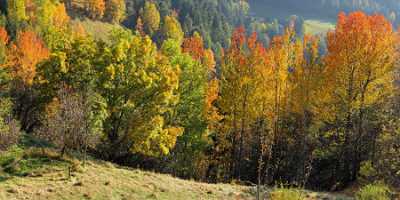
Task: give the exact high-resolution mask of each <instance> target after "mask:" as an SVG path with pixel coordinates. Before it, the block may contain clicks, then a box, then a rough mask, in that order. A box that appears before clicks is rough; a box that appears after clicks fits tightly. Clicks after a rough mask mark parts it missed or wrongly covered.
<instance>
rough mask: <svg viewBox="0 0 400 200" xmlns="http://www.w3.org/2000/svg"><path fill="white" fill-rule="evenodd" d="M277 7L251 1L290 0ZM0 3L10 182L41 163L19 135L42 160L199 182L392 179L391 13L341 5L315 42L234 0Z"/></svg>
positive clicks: (300, 22) (395, 113)
mask: <svg viewBox="0 0 400 200" xmlns="http://www.w3.org/2000/svg"><path fill="white" fill-rule="evenodd" d="M276 2H277V1H274V2H265V3H263V4H261V5H262V6H266V7H268V5H273V6H278V7H280V8H282V9H286V8H287V10H286V11H289V9H290V8H291V6H295V5H299V4H291V3H290V2H289V1H282V2H281V3H279V4H277V3H276ZM285 2H286V3H287V4H285ZM298 2H302V4H303V7H307V8H309V9H314V7H315V8H318V7H327V9H328V8H329V9H331V8H332V6H337V7H335V8H334V9H336V10H341V9H342V7H343V9H344V10H346V9H349V8H350V7H357V6H358V5H359V4H354V5H348V4H344V1H343V3H342V1H335V2H338V4H337V5H336V4H332V6H331V4H329V3H328V2H329V1H323V2H325V3H324V4H318V3H315V4H314V5H309V6H308V3H311V2H309V1H298ZM352 2H364V1H352ZM365 2H366V1H365ZM388 2H389V1H388ZM250 3H251V2H250ZM370 4H371V5H370V6H367V4H360V5H362V6H364V7H367V8H368V9H371V10H374V11H375V10H377V11H382V12H383V14H386V11H385V10H384V8H385V6H390V5H389V4H379V3H378V2H376V3H375V4H372V1H371V2H370ZM0 5H1V7H0V10H1V15H0V153H1V156H3V155H7V154H10V153H11V154H12V153H13V152H14V151H15V149H17V151H18V152H20V151H22V152H24V153H22V155H27V157H24V156H22V159H20V158H18V159H17V158H7V159H1V157H0V166H1V170H2V171H4V172H5V173H6V174H8V175H7V176H10V177H11V178H12V177H13V176H23V174H18V173H15V172H16V171H20V170H22V171H23V170H24V167H22V169H19V168H18V166H30V167H31V166H35V165H37V164H38V163H36V160H35V159H36V158H37V157H34V158H35V159H33V161H32V159H30V157H29V156H31V155H32V153H30V152H31V151H32V150H31V149H30V147H26V146H25V145H24V143H25V142H26V141H25V140H26V139H25V138H30V140H33V141H35V142H34V143H35V144H34V145H33V146H34V148H35V149H34V150H35V151H34V152H36V153H34V155H33V156H38V155H37V154H39V157H40V158H41V159H42V157H41V156H43V155H42V154H46V152H47V151H48V150H49V151H51V152H56V154H57V155H53V154H52V155H51V158H52V159H53V158H56V159H59V160H60V159H61V160H65V159H64V158H65V157H68V156H72V157H76V158H77V159H80V160H82V163H85V162H86V159H87V157H88V155H90V156H92V157H94V158H96V159H101V160H106V161H109V162H114V163H117V164H119V165H126V166H129V167H138V168H143V169H146V170H153V171H157V172H161V173H168V174H172V175H174V176H177V177H180V178H184V179H195V180H197V181H204V182H210V183H221V182H222V183H231V182H236V183H240V184H249V185H252V184H257V185H259V186H260V185H267V186H274V185H281V187H301V188H309V189H316V190H330V191H338V190H343V189H346V188H347V187H350V186H357V187H358V186H360V187H364V186H365V188H364V189H363V190H361V192H366V193H368V192H372V193H374V192H376V193H378V194H375V195H378V196H389V191H396V190H398V188H399V186H400V182H399V180H400V160H399V153H400V145H399V144H400V131H399V130H400V121H399V117H400V106H399V96H400V92H399V87H398V86H399V85H398V84H395V82H396V80H399V77H398V76H399V74H398V72H399V66H398V58H399V55H400V51H399V49H400V48H399V44H400V33H399V32H398V31H397V28H396V27H394V25H393V24H394V23H393V22H394V21H395V20H394V19H393V18H391V17H390V16H385V15H383V14H373V15H372V14H369V12H363V11H356V12H349V13H343V12H341V13H339V14H337V16H336V22H335V23H336V26H330V29H331V30H330V31H328V32H321V33H322V35H310V34H307V31H305V30H304V28H305V27H304V24H305V20H304V19H305V18H303V17H302V16H300V15H299V16H293V15H291V14H290V15H288V16H287V17H285V18H284V19H282V18H281V16H272V17H269V18H268V19H265V18H262V17H257V16H254V15H253V14H252V13H251V10H252V8H251V7H249V6H251V5H252V4H248V2H246V1H243V0H221V1H215V0H7V1H1V4H0ZM262 6H256V9H262V8H263V7H262ZM378 8H379V9H382V10H379V9H378ZM393 8H394V7H393ZM302 9H303V8H302ZM334 9H332V12H334V13H336V10H335V11H333V10H334ZM366 11H369V10H366ZM304 12H307V11H306V10H304ZM320 12H324V11H323V10H321V11H320ZM282 14H283V13H281V15H282ZM314 14H316V15H318V16H322V14H318V13H314ZM328 14H329V13H328ZM335 15H336V14H335ZM328 17H329V18H330V16H328ZM392 17H393V16H392ZM321 19H322V17H321ZM46 159H48V158H46ZM21 160H22V161H21ZM41 161H43V160H41ZM31 162H32V163H31ZM39 163H40V162H39ZM82 165H84V164H82ZM10 177H7V178H10ZM1 180H2V177H1V176H0V182H1ZM0 184H1V183H0ZM371 184H372V185H371ZM0 186H1V185H0ZM0 189H1V188H0ZM289 192H290V191H289ZM367 195H369V194H367ZM284 199H285V198H284ZM361 199H362V198H361Z"/></svg>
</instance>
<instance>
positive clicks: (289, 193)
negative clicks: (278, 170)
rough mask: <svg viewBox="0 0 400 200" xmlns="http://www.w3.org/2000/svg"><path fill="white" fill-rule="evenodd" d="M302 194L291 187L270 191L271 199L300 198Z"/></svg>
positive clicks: (294, 199) (288, 199)
mask: <svg viewBox="0 0 400 200" xmlns="http://www.w3.org/2000/svg"><path fill="white" fill-rule="evenodd" d="M302 199H304V194H303V193H302V192H301V191H300V190H297V189H293V188H283V187H282V188H279V189H276V190H275V191H273V192H271V200H302Z"/></svg>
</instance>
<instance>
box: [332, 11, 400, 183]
mask: <svg viewBox="0 0 400 200" xmlns="http://www.w3.org/2000/svg"><path fill="white" fill-rule="evenodd" d="M327 48H328V54H327V56H326V60H325V62H326V65H327V66H326V74H327V76H329V78H330V79H329V81H330V82H329V84H328V85H329V86H330V87H329V89H331V92H330V93H331V94H332V100H331V101H330V105H332V109H331V110H333V111H334V112H333V114H334V116H335V117H334V118H335V119H337V121H336V122H335V123H337V124H338V126H337V127H336V130H335V132H336V134H338V135H343V143H342V144H341V151H342V152H340V154H339V159H340V162H342V163H343V165H342V167H341V168H340V170H341V171H342V180H341V181H343V183H348V182H349V181H353V180H355V178H356V175H357V172H358V170H359V167H360V162H361V161H362V160H363V159H364V156H363V155H362V154H363V153H362V152H363V150H362V146H363V145H364V144H363V143H364V142H365V141H364V140H365V139H367V138H370V136H369V134H371V133H373V131H372V130H368V126H367V124H366V121H365V120H366V116H367V110H368V112H372V111H371V110H369V109H368V108H369V107H371V106H374V105H377V104H379V103H381V102H382V101H383V100H384V99H385V98H384V97H385V96H386V95H387V94H390V93H391V88H392V80H393V78H392V75H393V73H392V71H393V67H394V61H395V58H396V52H395V33H394V31H393V30H392V26H391V24H390V22H389V21H387V20H386V19H385V18H384V17H383V16H381V15H372V16H368V15H366V14H364V13H362V12H354V13H350V14H349V15H345V14H344V13H341V14H339V17H338V23H337V27H336V29H335V30H334V31H331V32H329V33H328V36H327ZM370 114H371V113H370ZM368 132H369V133H368Z"/></svg>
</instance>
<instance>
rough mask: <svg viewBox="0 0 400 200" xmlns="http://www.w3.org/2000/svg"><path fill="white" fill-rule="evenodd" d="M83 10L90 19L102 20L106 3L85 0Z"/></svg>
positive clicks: (99, 0) (97, 0) (100, 0)
mask: <svg viewBox="0 0 400 200" xmlns="http://www.w3.org/2000/svg"><path fill="white" fill-rule="evenodd" d="M85 8H86V11H87V13H88V16H89V17H90V18H91V19H102V18H103V16H104V13H105V11H106V2H105V1H104V0H87V1H86V2H85Z"/></svg>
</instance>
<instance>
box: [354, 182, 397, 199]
mask: <svg viewBox="0 0 400 200" xmlns="http://www.w3.org/2000/svg"><path fill="white" fill-rule="evenodd" d="M356 199H357V200H390V189H389V188H388V187H387V186H386V185H383V184H369V185H366V186H364V187H363V188H361V189H360V191H358V192H357V194H356Z"/></svg>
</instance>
